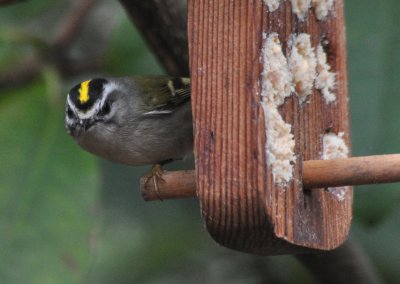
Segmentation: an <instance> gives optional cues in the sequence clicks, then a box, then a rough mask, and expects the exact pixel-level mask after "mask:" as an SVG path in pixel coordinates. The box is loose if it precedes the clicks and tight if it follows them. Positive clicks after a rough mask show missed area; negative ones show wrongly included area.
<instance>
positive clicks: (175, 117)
mask: <svg viewBox="0 0 400 284" xmlns="http://www.w3.org/2000/svg"><path fill="white" fill-rule="evenodd" d="M65 127H66V130H67V132H68V133H69V134H70V135H71V136H72V137H73V139H74V140H75V141H76V142H77V143H78V144H79V145H80V146H81V147H82V148H83V149H85V150H87V151H89V152H91V153H93V154H95V155H98V156H100V157H102V158H105V159H107V160H110V161H113V162H117V163H122V164H128V165H133V166H139V165H147V164H151V165H153V168H152V173H151V175H150V176H149V178H151V177H153V178H154V183H155V187H156V189H158V187H157V184H156V178H160V177H161V175H162V169H161V165H163V164H165V163H167V162H170V161H173V160H178V159H182V158H184V157H185V156H186V155H188V154H190V153H191V152H192V149H193V123H192V111H191V104H190V79H188V78H174V77H165V76H156V77H123V78H96V79H91V80H88V81H84V82H82V83H80V84H78V85H76V86H74V87H73V88H72V89H71V90H70V92H69V93H68V96H67V102H66V108H65Z"/></svg>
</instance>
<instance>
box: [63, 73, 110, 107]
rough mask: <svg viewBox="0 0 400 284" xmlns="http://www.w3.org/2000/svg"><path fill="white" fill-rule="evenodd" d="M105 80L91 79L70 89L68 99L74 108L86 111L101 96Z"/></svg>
mask: <svg viewBox="0 0 400 284" xmlns="http://www.w3.org/2000/svg"><path fill="white" fill-rule="evenodd" d="M106 83H107V80H105V79H97V78H96V79H92V80H89V81H85V82H82V83H80V84H78V85H76V86H75V87H73V88H72V89H71V91H70V92H69V97H70V100H71V101H72V103H73V104H74V105H75V107H76V108H78V109H80V110H82V111H86V110H88V109H90V108H91V107H92V106H93V105H94V104H95V102H96V101H97V100H98V99H99V98H100V97H101V96H102V93H103V89H104V85H105V84H106Z"/></svg>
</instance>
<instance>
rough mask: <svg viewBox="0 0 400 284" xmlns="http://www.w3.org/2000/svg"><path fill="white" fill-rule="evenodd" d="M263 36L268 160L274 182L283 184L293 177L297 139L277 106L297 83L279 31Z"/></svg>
mask: <svg viewBox="0 0 400 284" xmlns="http://www.w3.org/2000/svg"><path fill="white" fill-rule="evenodd" d="M264 39H265V42H264V47H263V50H262V58H261V60H262V63H263V65H264V70H263V72H262V92H261V97H262V102H261V104H262V107H263V110H264V115H265V127H266V136H267V142H266V146H265V149H266V156H267V164H268V166H271V167H272V174H273V178H274V182H275V183H277V184H284V183H287V182H289V181H290V180H291V179H292V178H293V163H294V162H295V155H294V146H295V142H294V137H293V134H292V133H291V128H292V127H291V125H290V124H288V123H286V122H285V121H284V120H283V118H282V117H281V115H280V114H279V112H278V107H279V106H280V105H282V104H283V103H284V101H285V98H286V97H288V96H290V95H291V93H292V92H293V91H294V86H293V83H292V75H291V73H290V70H289V67H288V63H287V60H286V58H285V56H284V55H283V52H282V47H281V44H280V42H279V38H278V34H276V33H272V34H270V35H269V36H268V37H267V36H264Z"/></svg>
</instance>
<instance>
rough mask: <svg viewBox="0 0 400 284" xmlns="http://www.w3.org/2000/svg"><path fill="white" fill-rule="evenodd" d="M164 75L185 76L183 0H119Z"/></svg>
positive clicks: (187, 65)
mask: <svg viewBox="0 0 400 284" xmlns="http://www.w3.org/2000/svg"><path fill="white" fill-rule="evenodd" d="M120 2H121V4H122V5H123V6H124V7H125V9H126V11H127V13H128V15H129V16H130V18H131V19H132V21H133V22H134V24H135V25H136V27H137V28H138V29H139V31H140V32H141V34H142V35H143V37H144V38H145V40H146V41H147V43H148V45H149V47H150V48H151V49H152V51H153V53H154V54H155V55H156V57H157V58H158V60H159V61H160V63H161V64H162V65H163V67H164V68H165V70H166V71H167V73H168V74H170V75H174V76H188V75H189V64H188V59H189V56H188V39H187V26H186V22H187V2H186V1H184V0H146V1H131V0H120Z"/></svg>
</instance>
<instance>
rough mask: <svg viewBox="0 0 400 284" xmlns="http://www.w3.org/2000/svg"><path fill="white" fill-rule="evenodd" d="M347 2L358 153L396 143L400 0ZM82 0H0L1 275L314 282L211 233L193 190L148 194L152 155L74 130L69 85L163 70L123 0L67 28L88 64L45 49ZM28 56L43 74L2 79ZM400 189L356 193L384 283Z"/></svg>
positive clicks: (391, 264)
mask: <svg viewBox="0 0 400 284" xmlns="http://www.w3.org/2000/svg"><path fill="white" fill-rule="evenodd" d="M345 2H346V3H345V5H346V7H345V8H346V17H347V42H348V59H349V67H348V69H349V79H350V86H349V87H350V104H351V125H352V141H353V155H355V156H358V155H369V154H381V153H396V152H399V145H400V128H399V122H400V118H399V111H398V106H399V105H400V96H399V94H398V93H399V90H400V80H399V79H400V76H399V74H400V52H399V50H400V29H399V20H398V18H399V16H398V15H400V2H399V1H396V0H382V1H375V0H364V1H361V0H353V1H345ZM77 3H79V1H67V0H64V1H44V0H37V1H26V2H23V3H21V4H17V5H10V6H3V7H0V161H1V162H0V283H189V282H191V283H261V281H263V282H266V281H267V280H268V281H270V283H313V280H312V276H311V275H310V274H309V272H307V271H306V270H305V269H304V268H303V267H302V266H301V265H300V264H299V263H298V262H297V261H296V260H295V259H294V258H293V257H292V256H276V257H259V256H252V255H247V254H243V253H237V252H234V251H231V250H228V249H225V248H221V247H220V246H218V245H217V244H215V243H214V242H213V241H212V240H211V239H210V238H209V237H208V235H207V233H206V231H205V230H204V228H203V223H202V220H201V217H200V210H199V204H198V202H197V201H196V200H179V201H166V202H154V203H145V202H144V201H143V200H142V199H141V196H140V193H139V188H138V184H139V177H140V175H141V174H143V173H144V172H147V171H148V170H149V168H148V167H140V168H133V167H127V166H121V165H116V164H112V163H109V162H106V161H103V160H100V159H98V158H96V157H94V156H92V155H90V154H88V153H86V152H84V151H82V150H81V149H80V148H79V147H78V146H77V145H75V143H74V142H73V141H72V139H70V137H68V135H67V134H66V133H65V131H64V122H63V115H64V114H63V113H64V100H65V96H66V93H67V91H68V90H69V88H70V87H71V86H72V85H74V84H75V83H77V82H79V81H81V80H82V79H86V78H91V77H93V76H96V75H102V76H105V75H113V76H118V75H126V74H161V73H162V72H163V71H162V69H161V68H160V66H159V65H158V64H157V62H156V60H155V59H154V57H153V56H152V55H151V53H150V51H149V50H148V49H147V47H146V46H145V44H144V42H143V41H142V39H141V37H140V36H139V35H138V33H137V31H136V30H135V28H134V27H133V25H132V24H131V23H130V21H129V20H128V19H127V17H126V15H125V13H124V11H123V9H122V8H121V7H120V6H119V3H118V2H117V1H97V2H96V4H95V5H94V6H93V8H92V9H91V12H90V13H89V14H87V15H86V17H85V19H84V21H83V23H82V27H81V28H80V29H79V33H77V34H76V35H74V37H73V41H72V40H71V43H70V45H71V47H70V50H69V53H68V57H69V58H70V59H72V62H75V63H76V64H75V65H76V66H78V65H79V64H80V63H88V65H89V66H91V65H93V66H92V67H93V68H82V70H80V72H76V75H71V74H64V72H62V70H61V71H60V69H63V68H60V67H59V66H60V65H57V64H55V63H54V62H53V60H52V57H51V56H49V55H48V53H49V52H48V50H49V48H50V46H51V43H52V42H53V40H54V39H55V38H57V35H58V33H59V32H60V30H61V29H62V27H63V23H64V22H65V18H66V17H67V16H66V15H68V13H70V12H71V11H73V9H74V7H76V5H78V4H77ZM53 49H54V48H53ZM32 58H40V63H39V64H37V65H38V66H37V70H38V72H36V75H35V76H34V78H27V79H25V80H21V82H15V83H10V82H11V81H9V80H6V82H4V80H3V82H2V80H1V78H2V74H9V73H10V72H11V71H13V70H14V69H15V68H17V66H19V65H20V64H21V65H22V66H25V65H26V64H27V63H26V62H28V61H29V60H31V59H32ZM83 65H85V64H83ZM65 68H66V69H67V67H65ZM11 73H12V72H11ZM65 73H68V72H65ZM70 73H72V74H73V72H70ZM3 77H4V76H3ZM192 163H193V162H192V161H191V160H190V159H189V160H188V161H184V162H181V163H176V164H174V165H171V166H170V168H171V167H175V168H182V167H191V166H192ZM399 200H400V186H399V184H391V185H380V186H364V187H359V188H357V189H356V193H355V204H354V222H353V225H352V230H351V235H352V238H353V239H354V240H358V241H359V242H360V243H361V246H362V247H363V248H364V249H365V250H366V252H367V254H368V255H369V257H370V258H371V261H372V262H373V264H374V266H376V268H377V270H378V272H379V273H380V275H381V276H382V278H383V279H384V280H385V282H387V283H399V280H398V279H400V269H399V268H400V246H399V245H398V243H399V241H400V204H399Z"/></svg>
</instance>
